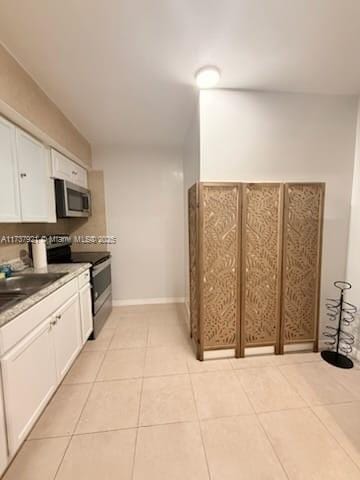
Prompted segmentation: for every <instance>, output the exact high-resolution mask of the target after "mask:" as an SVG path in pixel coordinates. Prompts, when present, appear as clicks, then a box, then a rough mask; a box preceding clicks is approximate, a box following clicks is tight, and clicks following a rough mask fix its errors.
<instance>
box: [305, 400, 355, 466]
mask: <svg viewBox="0 0 360 480" xmlns="http://www.w3.org/2000/svg"><path fill="white" fill-rule="evenodd" d="M335 405H336V404H335ZM337 405H338V404H337ZM319 406H322V405H319ZM310 410H311V412H312V414H313V415H314V416H315V417H316V418H317V420H318V421H319V422H320V423H321V425H322V426H323V427H324V428H325V430H326V431H327V432H328V434H329V435H330V436H331V438H332V439H333V440H334V441H335V442H336V443H337V444H338V446H339V447H340V448H341V450H342V451H343V452H344V453H345V455H346V456H347V457H348V458H349V459H350V461H351V463H353V464H354V465H355V467H356V469H357V470H358V471H359V473H360V466H359V465H358V464H357V463H356V462H355V460H354V459H353V458H352V457H351V455H350V454H349V453H348V451H347V450H346V449H345V448H344V447H343V446H342V444H341V443H340V442H339V440H338V439H337V438H336V436H335V435H334V434H333V433H332V432H331V430H330V429H329V428H328V426H327V425H326V423H325V422H323V420H322V419H321V417H319V415H318V414H317V413H316V411H315V410H314V407H310Z"/></svg>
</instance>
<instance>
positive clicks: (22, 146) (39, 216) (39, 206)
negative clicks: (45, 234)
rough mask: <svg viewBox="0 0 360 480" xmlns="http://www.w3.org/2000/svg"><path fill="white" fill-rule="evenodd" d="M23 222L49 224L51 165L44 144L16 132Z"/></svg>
mask: <svg viewBox="0 0 360 480" xmlns="http://www.w3.org/2000/svg"><path fill="white" fill-rule="evenodd" d="M16 139H17V156H18V165H19V173H20V199H21V217H22V221H23V222H47V220H48V216H49V177H50V175H49V173H50V172H49V163H48V157H47V155H46V150H45V147H44V145H43V144H42V143H40V142H38V141H37V140H35V139H34V138H33V137H31V136H30V135H28V134H27V133H25V132H23V131H22V130H19V129H17V130H16Z"/></svg>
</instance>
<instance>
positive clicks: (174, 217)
mask: <svg viewBox="0 0 360 480" xmlns="http://www.w3.org/2000/svg"><path fill="white" fill-rule="evenodd" d="M93 161H94V165H95V167H96V168H101V169H102V170H103V171H104V179H105V193H106V195H105V199H106V215H107V226H108V234H109V235H114V236H116V239H117V241H116V244H114V245H110V246H109V250H110V252H111V254H112V279H113V299H114V301H117V302H123V303H128V302H145V303H146V301H156V300H159V299H162V300H163V301H166V300H169V299H174V298H176V299H178V300H179V301H181V300H182V299H183V297H184V214H183V202H184V193H183V175H182V157H181V151H179V150H177V149H175V150H173V149H158V148H140V149H121V148H120V147H108V148H98V149H94V154H93Z"/></svg>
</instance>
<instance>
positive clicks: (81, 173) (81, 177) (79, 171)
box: [73, 164, 88, 188]
mask: <svg viewBox="0 0 360 480" xmlns="http://www.w3.org/2000/svg"><path fill="white" fill-rule="evenodd" d="M73 175H74V177H73V183H76V184H77V185H80V187H83V188H87V186H88V182H87V171H86V170H85V168H83V167H80V165H76V164H74V170H73Z"/></svg>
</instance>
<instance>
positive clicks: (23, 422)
mask: <svg viewBox="0 0 360 480" xmlns="http://www.w3.org/2000/svg"><path fill="white" fill-rule="evenodd" d="M50 322H51V318H48V319H47V320H45V321H44V322H43V323H42V324H41V325H40V326H38V327H37V328H36V329H35V330H34V331H33V332H32V333H31V334H29V335H28V336H27V337H25V339H24V340H22V341H21V342H20V343H19V344H18V345H17V346H15V347H14V348H13V349H12V350H10V352H9V353H7V354H6V355H5V356H4V357H3V358H2V361H1V365H2V375H3V389H4V399H5V412H6V422H7V434H8V445H9V453H10V455H12V454H14V453H15V452H16V450H17V448H18V447H19V446H20V444H21V443H22V442H23V440H24V439H25V437H26V435H27V434H28V433H29V431H30V429H31V427H32V426H33V424H34V423H35V421H36V419H37V418H38V416H39V415H40V413H41V411H42V410H43V408H44V407H45V405H46V403H47V402H48V401H49V399H50V397H51V395H52V394H53V393H54V391H55V388H56V386H57V375H56V368H55V357H54V347H53V341H52V338H51V337H52V327H51V324H50Z"/></svg>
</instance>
